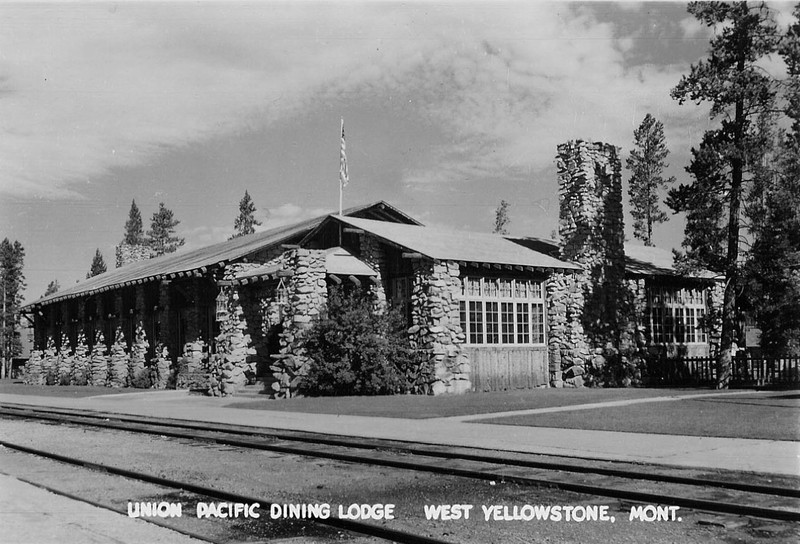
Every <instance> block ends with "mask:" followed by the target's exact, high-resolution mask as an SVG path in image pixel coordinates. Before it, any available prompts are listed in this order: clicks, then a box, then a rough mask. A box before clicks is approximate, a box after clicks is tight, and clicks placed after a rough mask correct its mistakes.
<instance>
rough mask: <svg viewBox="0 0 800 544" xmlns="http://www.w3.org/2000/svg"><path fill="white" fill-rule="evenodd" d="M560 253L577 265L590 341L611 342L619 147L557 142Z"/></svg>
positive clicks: (620, 240) (615, 311) (621, 254)
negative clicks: (579, 266) (558, 143)
mask: <svg viewBox="0 0 800 544" xmlns="http://www.w3.org/2000/svg"><path fill="white" fill-rule="evenodd" d="M557 168H558V180H559V201H560V215H559V236H560V239H561V257H562V258H563V259H565V260H568V261H572V262H575V263H577V264H580V265H581V266H582V267H583V269H584V272H583V274H581V275H580V277H579V281H581V283H582V289H583V293H584V298H585V308H584V320H583V321H584V327H585V328H586V333H587V334H588V336H589V338H590V339H591V340H592V342H593V343H594V344H595V345H598V346H603V345H605V344H606V343H607V342H611V343H612V344H613V345H617V344H618V342H619V330H620V304H619V301H620V299H621V295H622V294H623V292H624V287H623V280H624V277H625V249H624V241H625V232H624V225H623V215H622V178H621V173H620V172H621V164H620V159H619V150H618V148H617V147H615V146H613V145H610V144H604V143H599V142H598V143H589V142H584V141H581V140H578V141H574V142H568V143H566V144H562V145H560V146H558V160H557Z"/></svg>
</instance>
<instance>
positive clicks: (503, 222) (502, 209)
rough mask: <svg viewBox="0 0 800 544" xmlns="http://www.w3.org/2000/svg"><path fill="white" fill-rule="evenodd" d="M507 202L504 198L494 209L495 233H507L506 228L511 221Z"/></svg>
mask: <svg viewBox="0 0 800 544" xmlns="http://www.w3.org/2000/svg"><path fill="white" fill-rule="evenodd" d="M508 208H509V204H508V202H506V201H505V200H501V201H500V204H499V205H498V206H497V209H496V210H495V211H494V231H492V232H494V233H495V234H503V235H505V234H508V229H507V228H506V227H507V226H508V224H509V223H511V218H510V217H509V216H508Z"/></svg>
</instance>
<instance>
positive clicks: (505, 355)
mask: <svg viewBox="0 0 800 544" xmlns="http://www.w3.org/2000/svg"><path fill="white" fill-rule="evenodd" d="M464 351H465V352H466V354H467V355H468V356H469V360H470V364H471V366H472V376H471V377H472V388H473V391H476V392H482V391H506V390H509V389H533V388H535V387H541V386H546V385H547V384H548V376H549V374H548V364H547V348H545V347H518V348H513V347H503V348H500V347H497V348H487V347H481V348H478V347H465V348H464Z"/></svg>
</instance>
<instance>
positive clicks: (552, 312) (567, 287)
mask: <svg viewBox="0 0 800 544" xmlns="http://www.w3.org/2000/svg"><path fill="white" fill-rule="evenodd" d="M545 289H546V291H547V351H548V356H549V360H550V385H552V386H553V387H563V386H564V385H567V386H572V387H580V386H581V385H583V375H584V374H585V371H586V368H585V364H586V362H587V361H588V360H589V358H590V357H591V349H590V347H589V344H588V343H587V340H586V334H585V332H584V329H583V307H584V298H583V289H582V283H581V281H580V279H579V276H578V274H575V273H561V272H556V273H553V274H551V275H550V277H548V278H547V281H546V282H545Z"/></svg>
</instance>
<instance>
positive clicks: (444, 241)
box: [305, 215, 580, 270]
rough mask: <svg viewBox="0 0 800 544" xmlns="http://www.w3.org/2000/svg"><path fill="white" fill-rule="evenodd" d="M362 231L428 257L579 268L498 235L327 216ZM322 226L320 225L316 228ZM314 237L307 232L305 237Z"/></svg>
mask: <svg viewBox="0 0 800 544" xmlns="http://www.w3.org/2000/svg"><path fill="white" fill-rule="evenodd" d="M328 221H338V222H340V223H343V224H344V225H346V226H348V227H351V228H357V229H361V230H364V231H365V232H369V233H370V234H372V235H374V236H377V237H378V238H380V239H382V240H384V241H385V242H388V243H390V244H393V245H395V246H400V247H401V248H405V249H407V250H408V251H409V252H413V253H419V254H420V255H422V256H424V257H428V258H431V259H440V260H447V261H461V262H464V263H468V264H479V265H483V264H498V265H508V266H522V267H534V268H547V269H560V270H580V267H579V266H578V265H575V264H573V263H569V262H566V261H562V260H559V259H556V258H554V257H551V256H549V255H545V254H543V253H540V252H538V251H534V250H531V249H527V248H525V247H522V246H520V245H519V244H515V243H514V242H512V241H510V240H507V239H506V238H504V237H503V236H501V235H499V234H487V233H480V232H468V231H451V230H446V229H441V228H436V227H425V226H421V225H404V224H398V223H387V222H384V221H373V220H370V219H362V218H358V217H341V216H333V215H332V216H330V217H329V218H328V219H327V220H326V221H325V224H326V223H327V222H328ZM321 228H323V225H320V226H319V227H318V229H321ZM313 236H314V232H311V233H309V234H308V235H307V236H306V238H305V240H308V239H310V238H312V237H313Z"/></svg>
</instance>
